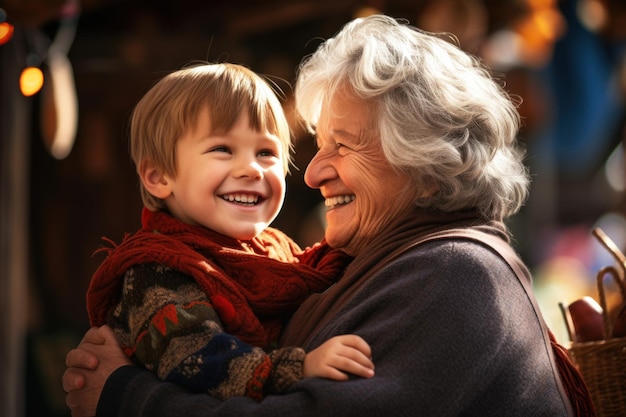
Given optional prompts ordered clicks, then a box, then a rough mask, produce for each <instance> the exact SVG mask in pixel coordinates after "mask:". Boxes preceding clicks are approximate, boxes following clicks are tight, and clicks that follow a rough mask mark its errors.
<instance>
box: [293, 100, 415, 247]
mask: <svg viewBox="0 0 626 417" xmlns="http://www.w3.org/2000/svg"><path fill="white" fill-rule="evenodd" d="M373 116H374V114H373V109H372V108H371V106H369V105H368V104H367V103H366V102H364V101H363V100H359V99H357V98H354V97H353V96H351V95H349V94H344V93H338V94H335V96H334V97H333V99H332V100H330V102H328V103H327V105H325V106H324V107H323V108H322V112H321V115H320V120H319V124H318V126H317V147H318V151H317V153H316V154H315V156H314V157H313V159H312V160H311V162H310V163H309V166H308V167H307V170H306V173H305V176H304V179H305V182H306V183H307V185H308V186H309V187H311V188H318V189H319V190H320V192H321V193H322V196H323V197H324V198H325V204H326V208H327V212H326V222H327V227H326V234H325V237H326V240H327V241H328V243H329V244H330V245H331V246H333V247H336V248H342V249H343V250H344V251H346V252H347V253H348V254H350V255H356V254H358V253H359V252H360V250H361V249H362V248H363V247H364V245H366V244H367V243H369V242H370V241H371V240H372V239H376V237H377V236H378V235H380V233H381V231H382V230H383V229H384V227H386V225H387V224H388V223H389V221H390V220H393V219H394V218H395V217H396V216H398V215H399V214H400V213H401V212H404V211H406V210H408V209H410V208H411V207H412V201H413V196H414V193H413V191H412V187H410V186H409V183H410V178H409V175H408V174H405V173H399V172H397V171H395V170H394V169H393V168H392V167H391V165H390V164H389V162H388V161H387V158H386V157H385V155H384V154H383V151H382V147H381V143H380V138H379V137H378V133H377V130H376V127H375V123H374V120H375V118H374V117H373Z"/></svg>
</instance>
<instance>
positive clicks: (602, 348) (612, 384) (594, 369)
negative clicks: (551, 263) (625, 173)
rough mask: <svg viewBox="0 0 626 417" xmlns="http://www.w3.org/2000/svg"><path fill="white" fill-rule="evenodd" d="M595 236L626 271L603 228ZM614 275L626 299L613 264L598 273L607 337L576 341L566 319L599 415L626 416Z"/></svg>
mask: <svg viewBox="0 0 626 417" xmlns="http://www.w3.org/2000/svg"><path fill="white" fill-rule="evenodd" d="M594 235H595V236H596V237H597V238H598V239H599V240H600V241H601V243H602V244H603V245H604V246H605V247H607V249H609V251H610V252H611V253H612V254H613V255H614V256H615V257H616V259H618V261H619V263H620V266H621V267H622V268H624V269H625V270H626V257H624V255H623V254H622V253H621V252H620V251H619V250H618V249H617V247H616V246H615V244H614V243H613V242H612V241H611V240H610V239H609V238H608V237H607V236H606V235H605V234H604V233H603V232H602V231H601V230H598V229H596V230H594ZM607 276H610V277H612V278H613V280H614V281H615V283H616V284H617V287H618V288H619V289H620V292H621V295H622V300H625V299H626V285H625V283H624V279H623V278H622V277H623V276H624V274H620V271H618V270H617V269H616V268H615V267H613V266H608V267H605V268H602V269H601V270H600V271H599V272H598V275H597V284H598V294H599V298H600V305H601V306H602V310H603V319H604V340H599V341H594V342H584V343H583V342H576V338H575V336H574V334H573V331H572V326H571V324H570V323H569V321H568V320H567V319H566V324H567V327H568V332H569V335H570V338H571V340H572V344H571V346H570V348H569V353H570V356H571V358H572V360H573V362H574V363H575V364H576V366H577V367H578V369H579V370H580V373H581V374H582V376H583V378H584V380H585V383H586V384H587V387H588V388H589V392H590V393H591V398H592V400H593V403H594V406H595V408H596V412H597V415H598V417H624V416H626V337H620V338H612V337H611V335H612V333H613V323H611V318H610V314H609V312H608V309H607V302H606V294H605V292H606V291H605V278H606V277H607Z"/></svg>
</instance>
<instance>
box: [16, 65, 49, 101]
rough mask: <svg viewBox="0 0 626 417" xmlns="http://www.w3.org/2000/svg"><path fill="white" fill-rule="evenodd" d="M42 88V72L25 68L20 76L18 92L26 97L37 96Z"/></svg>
mask: <svg viewBox="0 0 626 417" xmlns="http://www.w3.org/2000/svg"><path fill="white" fill-rule="evenodd" d="M41 87H43V72H42V71H41V70H40V69H39V68H37V67H26V68H24V70H23V71H22V74H21V75H20V91H21V92H22V94H23V95H25V96H26V97H30V96H32V95H34V94H37V93H38V92H39V90H41Z"/></svg>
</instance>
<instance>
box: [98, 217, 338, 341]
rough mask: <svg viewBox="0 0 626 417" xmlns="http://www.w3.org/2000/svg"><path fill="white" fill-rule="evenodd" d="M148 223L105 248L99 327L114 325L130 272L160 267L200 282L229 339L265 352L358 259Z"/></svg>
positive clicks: (172, 222)
mask: <svg viewBox="0 0 626 417" xmlns="http://www.w3.org/2000/svg"><path fill="white" fill-rule="evenodd" d="M142 223H143V227H142V229H140V230H139V231H138V232H136V233H135V234H134V235H132V236H128V235H127V236H125V238H124V240H123V241H122V243H121V244H119V245H117V246H115V245H114V247H111V248H102V249H100V250H104V251H106V252H108V256H107V258H106V259H105V260H104V262H103V263H102V265H101V266H100V267H99V268H98V270H97V271H96V273H95V274H94V276H93V278H92V280H91V283H90V286H89V289H88V290H87V310H88V313H89V320H90V322H91V325H93V326H100V325H103V324H105V323H106V320H107V315H108V313H109V311H110V309H111V308H112V307H114V306H115V305H116V304H117V303H118V302H119V299H120V296H121V287H122V282H123V276H124V273H125V272H126V271H127V270H128V269H129V268H131V267H132V266H134V265H139V264H146V263H158V264H161V265H165V266H168V267H170V268H172V269H174V270H176V271H179V272H182V273H184V274H187V275H189V276H191V277H193V278H194V279H195V280H196V282H197V283H198V284H199V285H200V286H201V287H202V288H203V289H204V291H205V292H206V294H207V296H208V298H209V301H210V302H211V303H212V304H213V306H214V308H215V309H216V311H217V313H218V314H219V316H220V320H221V321H222V324H223V325H224V327H225V330H226V331H227V332H228V333H231V334H233V335H236V336H238V337H239V338H240V339H242V340H243V341H244V342H246V343H250V344H253V345H255V346H261V347H265V346H267V345H268V343H271V342H273V341H275V340H276V337H277V335H278V332H279V331H280V325H281V323H283V322H284V320H285V319H286V318H288V317H289V316H290V315H291V314H292V313H293V311H294V310H295V309H296V308H297V307H298V306H299V305H300V304H301V303H302V302H303V301H304V300H305V299H306V297H307V296H308V295H310V294H311V293H312V292H320V291H323V290H324V289H326V288H327V287H328V286H330V285H331V284H332V283H334V282H335V281H336V280H337V279H338V277H339V276H340V275H341V273H343V270H344V268H345V266H346V265H347V263H348V261H349V259H350V258H349V257H348V256H347V255H345V254H344V253H343V252H341V251H338V250H332V249H331V248H330V247H329V246H328V245H327V244H326V243H322V244H317V245H315V246H313V247H312V248H309V249H307V250H305V251H303V250H301V249H300V248H299V247H298V246H297V245H296V244H295V243H294V242H293V241H292V240H291V239H289V238H288V237H287V236H286V235H285V234H283V233H282V232H280V231H278V230H276V229H272V228H268V229H266V230H265V231H264V232H262V233H261V234H260V235H259V236H257V237H255V238H253V239H252V240H248V241H239V240H236V239H232V238H229V237H227V236H224V235H221V234H219V233H216V232H213V231H211V230H209V229H206V228H204V227H200V226H193V225H188V224H185V223H182V222H180V221H178V220H176V219H174V218H173V217H171V216H170V215H168V214H166V213H164V212H151V211H149V210H147V209H145V208H144V210H143V215H142ZM111 243H112V242H111Z"/></svg>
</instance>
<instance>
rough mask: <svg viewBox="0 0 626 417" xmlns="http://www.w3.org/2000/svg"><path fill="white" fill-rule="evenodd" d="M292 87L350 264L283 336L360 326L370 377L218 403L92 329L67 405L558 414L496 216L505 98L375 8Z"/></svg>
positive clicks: (503, 187)
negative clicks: (145, 365) (169, 379)
mask: <svg viewBox="0 0 626 417" xmlns="http://www.w3.org/2000/svg"><path fill="white" fill-rule="evenodd" d="M295 93H296V102H297V108H298V110H299V112H300V114H301V115H302V116H303V119H304V120H305V121H306V123H307V124H308V125H309V126H310V127H311V128H312V129H313V130H314V131H315V134H316V141H317V146H318V152H317V154H316V155H315V156H314V158H313V159H312V161H311V162H310V164H309V166H308V168H307V171H306V175H305V180H306V183H307V184H308V185H309V186H310V187H313V188H317V189H319V190H320V192H321V194H322V196H323V197H324V199H325V203H326V206H327V212H326V221H327V229H326V232H325V237H326V239H327V241H328V243H329V244H330V245H331V246H334V247H336V248H341V249H343V250H344V251H345V252H347V253H348V254H350V255H352V256H354V261H353V262H352V264H351V265H350V266H349V267H348V269H347V270H346V272H345V274H344V276H343V277H342V278H341V279H340V280H339V282H338V283H337V284H336V285H335V286H333V287H331V288H330V289H329V290H327V291H326V292H324V293H322V294H317V295H314V296H312V297H311V298H309V299H308V300H307V301H306V302H305V303H304V304H303V305H302V306H301V308H300V309H299V310H298V311H297V312H296V314H295V316H294V317H293V318H292V320H291V322H290V323H289V325H288V326H287V327H286V329H285V332H284V334H283V337H282V342H283V344H284V345H302V346H305V347H306V348H307V349H308V350H311V349H314V348H315V347H317V346H319V345H320V344H321V343H322V342H324V341H325V340H327V339H329V338H330V337H332V336H335V335H339V334H345V333H355V334H358V335H360V336H362V337H363V338H364V339H365V340H367V341H368V342H369V343H370V345H371V346H372V351H373V359H374V362H375V363H376V376H375V377H374V378H371V379H357V378H355V379H352V380H350V381H346V382H335V381H330V380H325V379H314V378H313V379H307V380H303V381H301V382H299V383H298V384H296V385H295V386H294V388H293V390H292V391H291V392H290V393H288V394H284V395H276V396H268V397H267V398H265V399H264V400H263V401H261V402H254V401H253V400H250V399H249V398H244V397H240V398H239V397H237V398H232V399H229V400H227V401H223V402H220V401H218V400H216V399H214V398H211V397H209V396H207V395H199V394H191V393H188V392H186V391H185V390H184V389H182V388H180V387H178V386H175V385H172V384H168V383H165V382H161V381H159V380H157V379H155V377H154V376H153V374H151V373H149V372H146V371H143V370H141V369H140V368H138V367H135V366H123V365H126V364H128V361H127V359H126V358H125V357H124V355H123V354H122V353H121V351H120V350H119V348H118V347H117V344H116V343H115V339H114V337H113V336H112V334H111V332H110V329H108V328H106V327H103V328H99V329H96V328H94V329H91V330H90V331H89V332H88V333H87V335H86V336H85V338H84V339H83V342H81V344H80V345H79V347H78V348H77V349H74V350H72V351H71V352H69V353H68V356H67V364H68V369H67V371H66V373H65V374H64V377H63V385H64V389H65V390H66V391H67V392H68V395H67V403H68V405H69V406H70V408H71V409H72V412H73V414H72V415H73V416H74V417H78V416H86V415H93V414H94V412H95V410H96V407H97V415H98V416H108V415H119V416H133V417H136V416H151V417H158V416H173V415H186V416H188V417H193V416H248V415H249V416H274V417H275V416H329V415H337V416H359V417H363V416H381V415H393V416H456V415H464V416H480V417H488V416H497V417H501V416H531V415H545V416H566V415H571V414H572V405H571V402H570V401H569V399H568V396H567V395H566V393H565V390H564V388H563V384H562V381H561V378H560V376H559V372H558V369H557V364H556V362H555V356H554V355H553V352H552V349H551V346H550V341H549V339H548V337H549V335H548V330H547V329H546V327H545V325H544V324H543V319H542V318H541V313H540V312H539V311H538V309H537V307H536V302H535V301H534V296H533V294H532V291H529V276H528V271H527V270H526V269H525V268H524V267H523V265H521V262H520V261H519V258H517V257H516V255H515V254H514V252H513V250H512V249H511V247H510V246H509V243H508V242H509V240H508V231H507V229H506V227H505V226H504V224H503V223H502V221H503V219H505V218H506V217H508V216H510V215H512V214H514V213H515V212H516V211H517V210H518V209H519V208H520V206H521V205H522V204H523V202H524V199H525V198H526V195H527V188H528V175H527V172H526V169H525V167H524V165H523V163H522V153H521V152H520V151H519V150H518V149H517V147H516V135H517V131H518V125H519V117H518V114H517V112H516V109H515V106H514V104H512V102H511V100H510V99H509V97H508V96H507V94H506V93H505V92H504V91H503V90H502V89H501V88H500V87H499V86H498V85H497V84H496V83H495V82H494V81H493V80H492V79H491V78H490V76H489V74H488V72H487V71H486V70H485V69H483V68H482V67H481V66H480V65H479V64H478V63H477V62H476V61H475V60H474V59H473V58H471V57H470V56H468V55H467V54H465V53H463V52H462V51H461V50H460V49H458V48H457V47H455V46H454V45H452V44H450V43H448V42H447V41H445V40H442V39H440V38H438V37H436V36H433V35H431V34H427V33H423V32H421V31H419V30H417V29H415V28H412V27H410V26H408V25H405V24H402V23H400V22H398V21H396V20H394V19H391V18H389V17H385V16H380V15H377V16H371V17H368V18H364V19H356V20H354V21H352V22H350V23H349V24H347V25H346V26H345V27H344V28H343V29H342V30H341V31H340V32H339V33H338V34H337V35H336V36H335V37H334V38H332V39H330V40H328V41H326V42H325V43H324V44H323V45H322V46H321V47H320V48H319V49H318V50H317V52H315V53H314V54H313V55H312V56H311V57H309V58H308V59H307V60H306V61H305V62H304V63H303V65H302V66H301V68H300V70H299V74H298V79H297V83H296V87H295ZM450 231H453V232H452V235H450V233H451V232H450ZM472 233H473V234H474V235H476V234H478V235H480V236H483V237H484V238H485V239H486V240H487V241H488V242H492V243H487V244H485V243H484V242H481V241H480V240H479V241H477V240H476V239H470V238H467V236H466V235H467V234H472ZM493 242H495V243H493ZM494 248H495V249H494ZM498 248H499V249H498ZM503 248H504V249H503ZM502 252H504V253H505V255H504V257H503V256H501V253H502ZM583 388H584V385H583ZM590 412H591V413H592V411H590Z"/></svg>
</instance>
